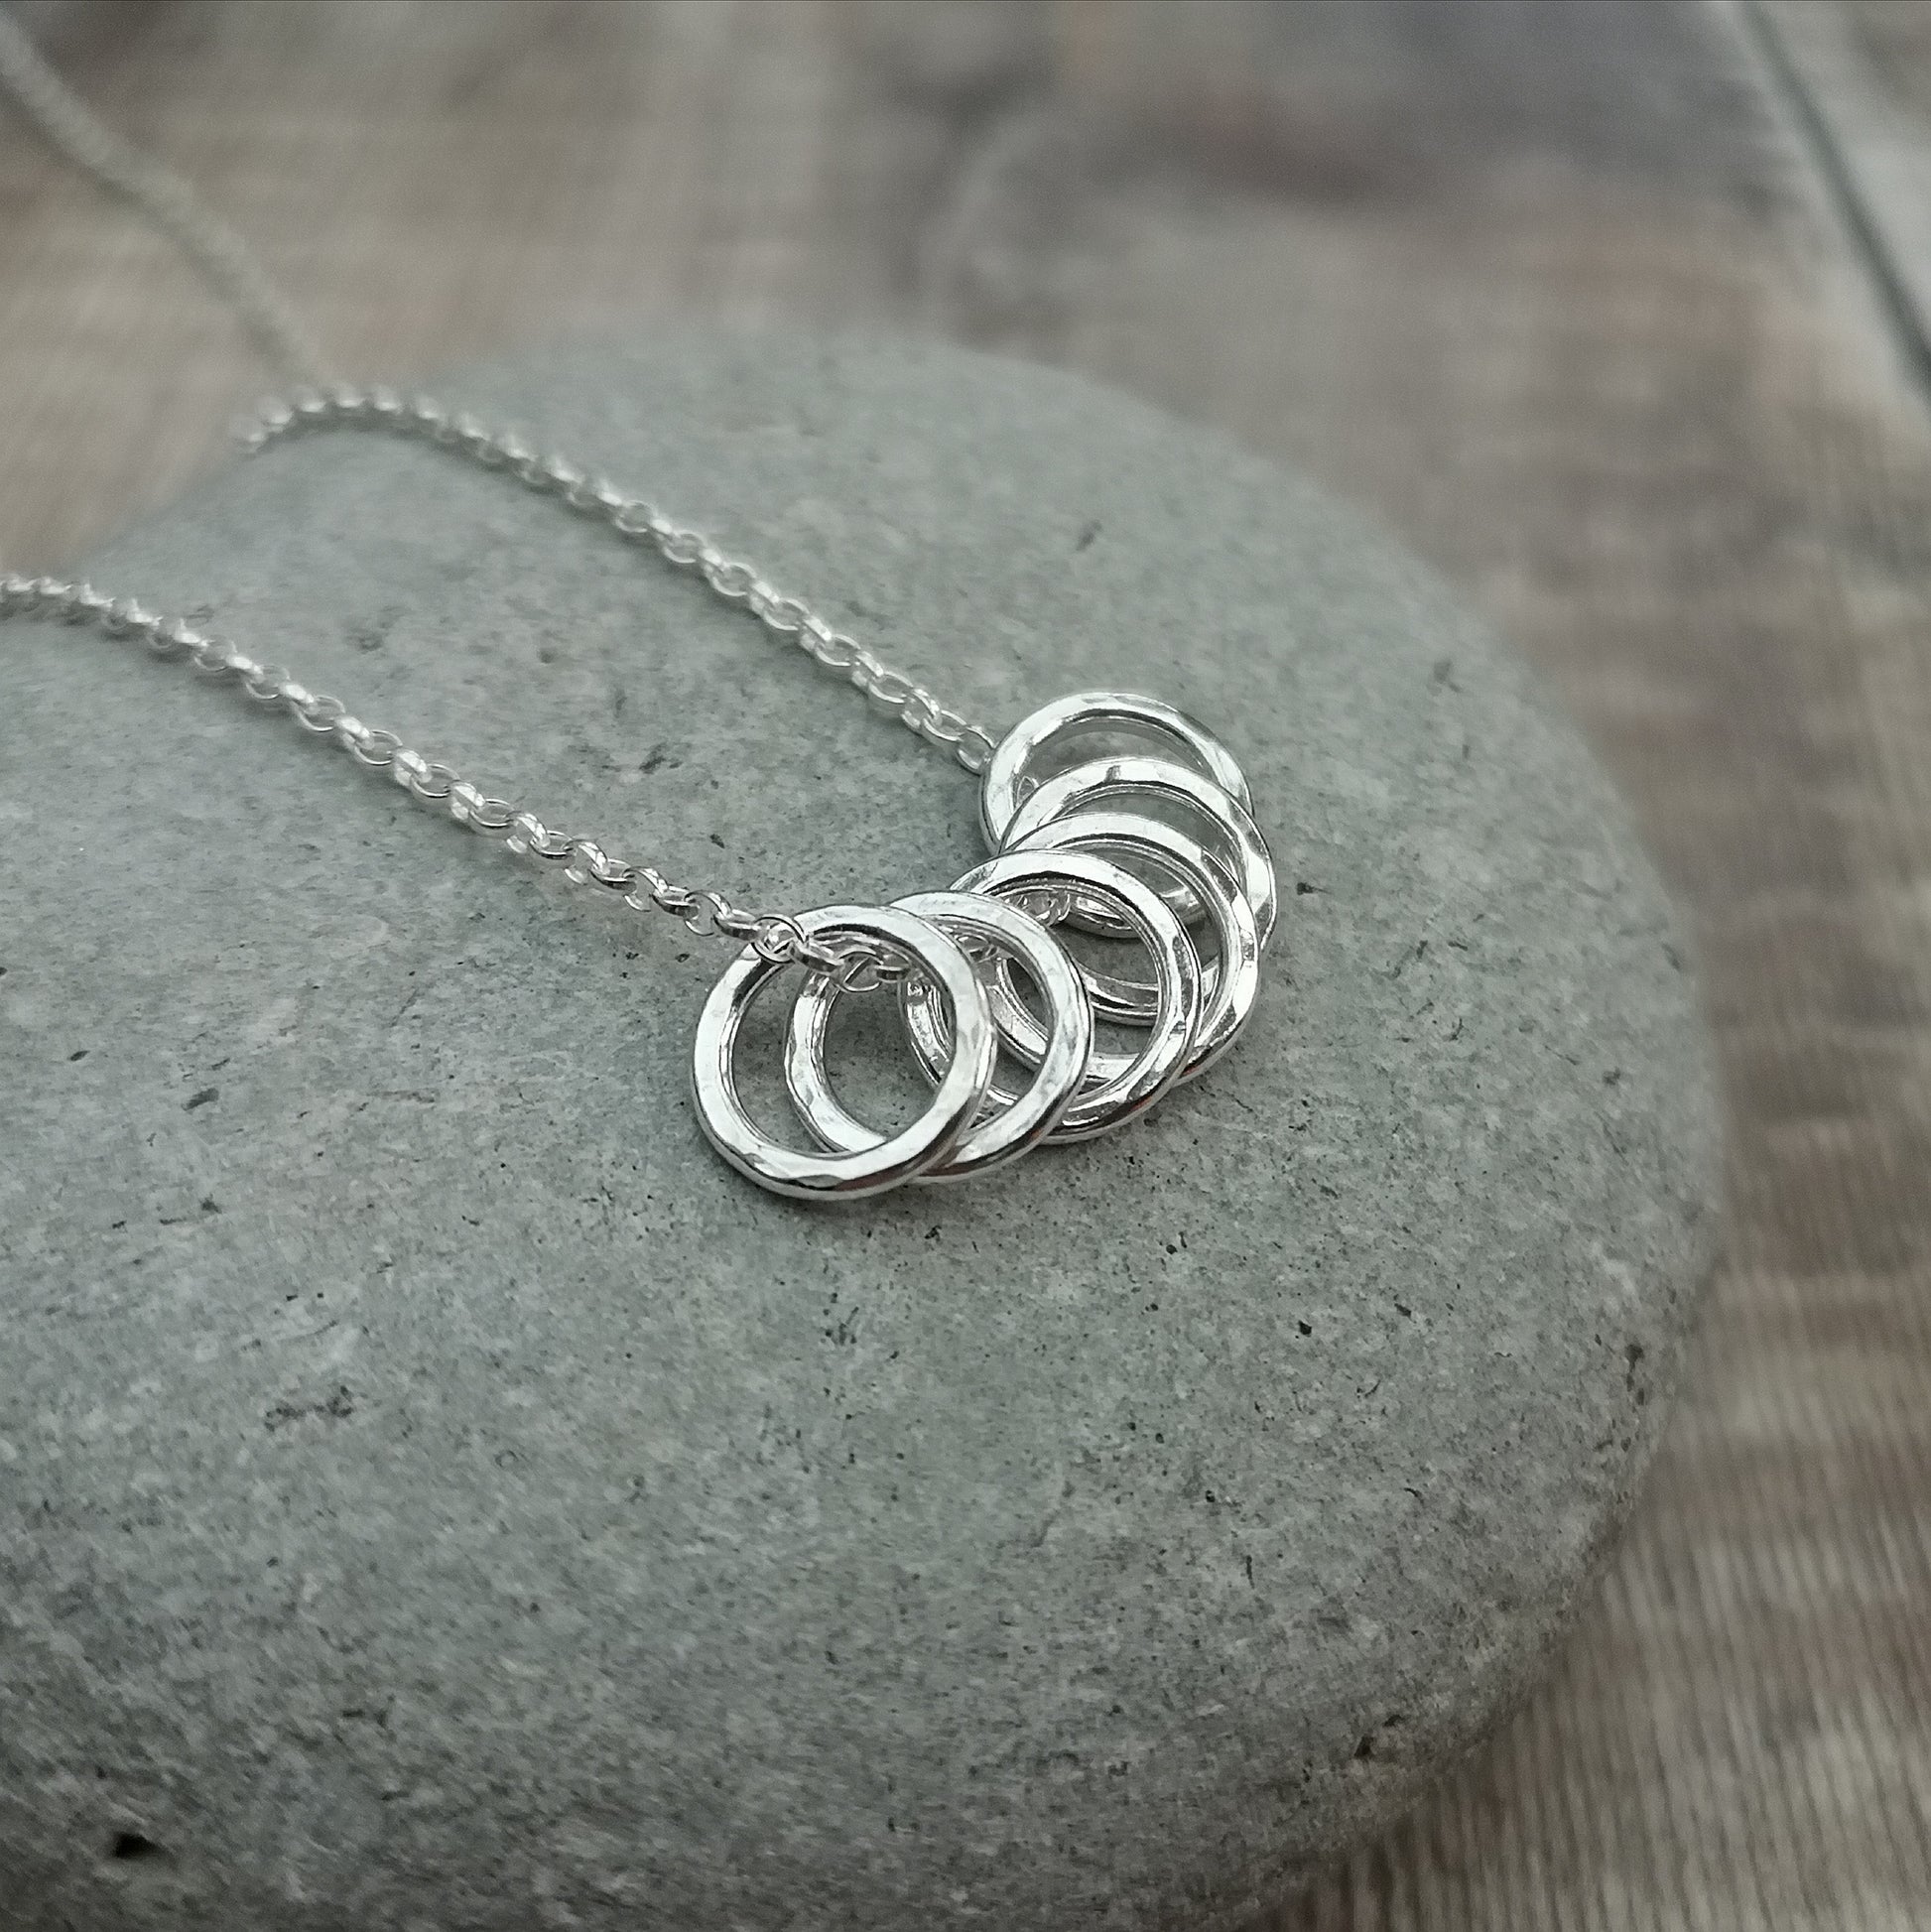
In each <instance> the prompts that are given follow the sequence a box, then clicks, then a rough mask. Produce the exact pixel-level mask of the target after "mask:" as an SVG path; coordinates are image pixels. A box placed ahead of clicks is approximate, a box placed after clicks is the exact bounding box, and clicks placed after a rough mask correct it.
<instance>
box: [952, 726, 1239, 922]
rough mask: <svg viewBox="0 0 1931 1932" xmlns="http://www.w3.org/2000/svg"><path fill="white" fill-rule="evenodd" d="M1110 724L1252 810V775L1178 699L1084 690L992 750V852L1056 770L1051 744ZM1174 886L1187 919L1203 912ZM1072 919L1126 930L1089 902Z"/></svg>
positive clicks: (988, 806)
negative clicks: (1050, 759)
mask: <svg viewBox="0 0 1931 1932" xmlns="http://www.w3.org/2000/svg"><path fill="white" fill-rule="evenodd" d="M1109 727H1111V728H1113V729H1116V730H1119V729H1123V730H1126V731H1130V732H1132V733H1134V734H1135V735H1137V736H1142V737H1148V738H1151V739H1153V740H1154V741H1155V745H1156V748H1157V750H1158V751H1159V752H1161V753H1164V754H1166V755H1167V756H1168V757H1169V758H1170V759H1171V760H1172V761H1173V762H1175V763H1178V764H1181V765H1184V766H1186V767H1188V768H1190V769H1192V770H1195V771H1198V772H1200V773H1201V774H1202V775H1203V776H1205V777H1207V778H1209V779H1211V780H1212V781H1213V782H1214V783H1215V784H1216V785H1218V786H1219V787H1220V788H1221V789H1222V790H1223V792H1226V793H1228V794H1229V795H1230V796H1231V797H1232V798H1233V800H1234V801H1235V803H1236V804H1238V805H1239V806H1240V807H1241V808H1242V809H1243V810H1244V811H1248V812H1251V811H1252V810H1253V797H1252V794H1251V793H1250V792H1249V791H1248V789H1247V780H1246V776H1245V774H1244V773H1243V772H1242V771H1241V769H1240V767H1239V765H1238V764H1237V763H1236V762H1235V760H1234V757H1233V754H1232V753H1231V752H1230V751H1228V749H1227V748H1226V746H1225V745H1223V743H1222V742H1221V741H1220V739H1219V738H1217V737H1216V736H1215V735H1214V733H1213V732H1212V731H1210V730H1209V729H1208V728H1207V726H1206V725H1204V724H1202V723H1201V722H1200V721H1199V719H1197V718H1193V717H1189V716H1188V714H1187V713H1186V712H1185V711H1183V710H1182V709H1180V708H1179V707H1178V706H1176V705H1169V704H1166V703H1164V702H1163V701H1162V700H1160V699H1158V698H1148V697H1145V696H1143V695H1142V694H1141V693H1138V692H1132V691H1079V692H1074V693H1073V694H1072V695H1071V696H1070V697H1066V698H1056V699H1055V700H1054V701H1053V702H1052V703H1051V704H1050V705H1042V706H1040V708H1038V709H1037V710H1036V711H1030V712H1028V713H1027V715H1026V716H1024V717H1022V718H1021V719H1020V720H1019V722H1018V723H1017V724H1015V725H1014V726H1013V727H1012V729H1011V730H1010V731H1008V732H1007V733H1006V734H1005V736H1004V737H1003V738H1001V739H1000V740H999V742H998V744H997V745H996V746H995V747H994V748H993V752H992V756H991V757H990V758H989V759H987V761H986V765H985V771H984V774H983V775H982V777H981V778H980V781H979V825H980V828H981V829H982V830H983V832H984V834H985V842H986V846H987V848H988V849H989V850H991V851H995V852H996V851H1002V850H1003V849H1004V848H1005V843H1006V829H1007V828H1008V827H1009V826H1010V825H1011V823H1012V820H1013V816H1014V814H1015V813H1017V811H1018V810H1019V808H1020V806H1021V805H1023V804H1024V803H1025V801H1026V797H1027V795H1028V794H1029V793H1030V792H1031V791H1032V790H1033V789H1034V787H1035V786H1038V785H1041V784H1043V783H1045V781H1046V780H1047V779H1048V778H1049V777H1051V776H1052V772H1051V771H1050V769H1048V767H1047V753H1048V752H1049V750H1050V748H1051V747H1052V745H1053V744H1054V743H1055V742H1056V741H1058V740H1060V739H1063V738H1066V737H1068V736H1072V735H1076V734H1079V733H1085V732H1092V731H1098V730H1105V729H1107V728H1109ZM1175 890H1176V888H1174V887H1171V886H1169V887H1168V888H1167V890H1166V892H1165V894H1163V896H1164V897H1165V898H1166V899H1167V903H1168V904H1169V905H1171V906H1173V908H1174V910H1175V911H1176V912H1178V913H1179V914H1180V916H1181V917H1182V918H1183V919H1195V918H1198V917H1199V916H1200V909H1199V907H1198V906H1197V905H1189V904H1187V903H1186V901H1185V899H1184V896H1183V897H1182V898H1180V899H1176V898H1175V896H1174V894H1175ZM1070 923H1071V924H1073V925H1075V926H1078V927H1080V928H1081V929H1082V930H1083V931H1087V932H1102V933H1104V934H1106V935H1107V936H1108V937H1110V938H1120V937H1123V936H1124V929H1122V928H1120V927H1118V926H1117V925H1114V924H1111V923H1108V922H1107V921H1106V920H1105V918H1104V915H1103V914H1098V913H1096V909H1094V908H1093V907H1090V906H1088V907H1079V908H1076V909H1075V911H1074V913H1073V914H1072V916H1071V920H1070Z"/></svg>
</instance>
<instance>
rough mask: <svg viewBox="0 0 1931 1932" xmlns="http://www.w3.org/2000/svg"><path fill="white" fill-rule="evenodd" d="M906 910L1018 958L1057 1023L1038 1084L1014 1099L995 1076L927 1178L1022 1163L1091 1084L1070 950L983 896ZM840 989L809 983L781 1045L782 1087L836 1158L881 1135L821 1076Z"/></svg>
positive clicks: (1089, 1038) (906, 903)
mask: <svg viewBox="0 0 1931 1932" xmlns="http://www.w3.org/2000/svg"><path fill="white" fill-rule="evenodd" d="M892 903H893V904H894V905H895V906H896V907H897V908H898V909H899V910H900V911H901V912H909V913H914V914H916V915H917V916H918V917H919V918H921V919H928V920H930V921H931V922H932V924H933V925H935V926H937V927H939V928H940V929H941V930H942V931H944V932H949V933H953V934H956V935H964V936H965V938H967V939H974V940H982V941H989V942H991V943H992V944H993V945H994V946H996V947H998V948H999V949H1000V950H1001V952H1002V954H1003V956H1004V958H1005V959H1006V960H1016V961H1017V962H1018V963H1019V964H1020V965H1021V966H1024V967H1025V968H1026V970H1027V972H1028V973H1029V974H1030V975H1031V976H1032V981H1033V984H1034V986H1035V987H1037V989H1038V992H1039V997H1040V999H1041V1001H1042V1003H1043V1004H1044V1006H1045V1008H1046V1012H1047V1016H1048V1018H1049V1020H1050V1022H1051V1024H1050V1030H1049V1031H1048V1033H1047V1036H1046V1039H1045V1043H1044V1044H1045V1051H1044V1052H1043V1053H1042V1054H1041V1055H1040V1058H1039V1065H1038V1068H1037V1071H1036V1072H1035V1074H1034V1077H1033V1079H1032V1080H1031V1081H1030V1082H1029V1083H1028V1084H1027V1085H1026V1086H1025V1087H1024V1088H1023V1089H1021V1090H1020V1091H1019V1092H1018V1093H1007V1092H1005V1091H1004V1090H1003V1089H1001V1087H1000V1086H999V1084H998V1082H997V1080H996V1079H995V1080H994V1082H993V1084H992V1085H991V1086H990V1087H989V1088H988V1089H987V1090H986V1096H985V1101H984V1111H983V1112H982V1113H981V1115H980V1117H979V1119H978V1120H977V1121H976V1122H975V1123H974V1125H973V1127H972V1129H971V1131H970V1132H969V1133H968V1134H966V1136H965V1139H964V1140H962V1141H961V1142H960V1143H959V1145H958V1146H957V1147H956V1148H955V1149H954V1150H953V1153H952V1157H951V1158H950V1159H949V1160H946V1161H942V1162H941V1163H939V1164H938V1165H937V1166H935V1167H928V1168H926V1169H925V1170H924V1172H923V1173H921V1174H920V1175H919V1177H918V1178H919V1179H920V1180H921V1181H963V1180H965V1178H967V1177H968V1176H969V1175H973V1174H983V1173H984V1172H985V1171H986V1170H987V1169H989V1168H993V1167H997V1166H999V1165H1000V1164H1001V1163H1003V1162H1005V1161H1009V1160H1014V1159H1016V1158H1017V1157H1018V1156H1019V1155H1021V1154H1023V1153H1025V1152H1026V1151H1027V1149H1028V1148H1031V1147H1036V1146H1037V1145H1038V1144H1039V1143H1040V1142H1041V1141H1042V1140H1044V1139H1045V1138H1046V1136H1047V1135H1048V1134H1049V1133H1051V1132H1052V1131H1053V1129H1054V1128H1055V1127H1057V1126H1058V1125H1059V1123H1060V1119H1061V1117H1062V1116H1063V1115H1064V1114H1065V1112H1066V1110H1067V1108H1068V1107H1069V1106H1070V1105H1071V1104H1072V1102H1073V1098H1074V1095H1076V1094H1077V1093H1078V1092H1079V1090H1080V1084H1081V1082H1082V1081H1084V1080H1085V1079H1086V1073H1087V1058H1088V1056H1089V1055H1090V1054H1091V1053H1092V1051H1093V1009H1092V1007H1091V1006H1090V1005H1089V1004H1088V1003H1087V995H1086V989H1085V988H1084V987H1083V986H1082V985H1081V983H1080V975H1079V974H1078V973H1077V972H1076V971H1075V970H1074V967H1073V962H1072V961H1071V960H1070V959H1069V958H1068V957H1067V953H1066V949H1065V948H1064V947H1063V946H1061V944H1060V943H1059V941H1058V940H1056V939H1055V938H1054V937H1053V935H1052V934H1051V933H1049V932H1048V931H1047V930H1046V928H1045V927H1044V926H1042V925H1041V924H1040V923H1039V921H1038V920H1037V919H1035V918H1034V917H1033V916H1032V914H1031V913H1029V912H1025V911H1023V910H1022V909H1021V908H1020V907H1018V906H1016V905H1013V904H1011V903H1010V902H1009V901H1007V900H1004V899H994V898H992V897H990V896H989V895H988V894H985V893H979V892H915V893H913V894H911V895H910V896H909V897H907V898H904V899H895V900H894V901H893V902H892ZM915 986H916V987H921V988H923V989H924V990H923V992H922V993H921V994H920V995H918V996H921V997H926V998H930V997H931V991H930V981H926V980H920V979H916V978H913V977H907V978H906V979H904V980H903V981H901V982H900V997H901V999H908V998H912V997H914V996H915V995H914V993H913V988H914V987H915ZM837 998H838V987H837V982H836V981H835V980H834V979H833V977H832V975H831V974H830V973H826V972H815V973H813V974H812V976H811V977H810V978H809V979H808V980H806V982H805V985H804V988H803V990H802V991H801V992H800V993H799V995H798V998H797V1000H796V1001H795V1002H794V1003H793V1005H792V1009H791V1028H790V1031H789V1033H788V1035H787V1036H786V1041H785V1087H786V1089H787V1091H788V1092H789V1093H790V1095H791V1098H792V1102H793V1104H794V1105H795V1106H796V1107H797V1108H798V1113H799V1117H800V1118H801V1119H802V1120H803V1121H804V1122H805V1124H806V1126H808V1127H809V1128H810V1129H811V1130H812V1132H813V1133H814V1134H816V1135H817V1136H818V1138H819V1139H820V1140H821V1141H823V1142H824V1143H825V1145H826V1146H827V1147H829V1148H831V1149H832V1150H833V1151H834V1152H836V1153H842V1154H856V1153H862V1152H863V1151H864V1150H865V1149H866V1148H868V1147H874V1146H876V1145H877V1144H878V1142H879V1141H880V1140H882V1139H883V1138H884V1136H883V1135H882V1134H880V1133H878V1132H877V1131H876V1130H874V1129H873V1128H871V1127H868V1126H866V1125H865V1123H864V1122H863V1121H862V1120H858V1119H855V1118H853V1116H852V1115H851V1114H850V1113H848V1112H847V1111H846V1110H845V1109H844V1107H842V1106H841V1105H840V1104H839V1103H838V1099H837V1095H835V1094H834V1093H833V1092H832V1083H831V1079H830V1077H829V1076H828V1075H827V1073H826V1071H825V1036H826V1032H827V1030H828V1028H829V1027H830V1025H831V1020H832V1009H833V1007H834V1006H836V1005H837Z"/></svg>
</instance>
